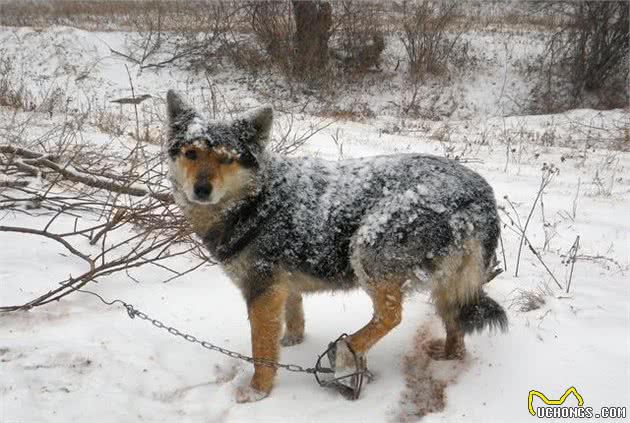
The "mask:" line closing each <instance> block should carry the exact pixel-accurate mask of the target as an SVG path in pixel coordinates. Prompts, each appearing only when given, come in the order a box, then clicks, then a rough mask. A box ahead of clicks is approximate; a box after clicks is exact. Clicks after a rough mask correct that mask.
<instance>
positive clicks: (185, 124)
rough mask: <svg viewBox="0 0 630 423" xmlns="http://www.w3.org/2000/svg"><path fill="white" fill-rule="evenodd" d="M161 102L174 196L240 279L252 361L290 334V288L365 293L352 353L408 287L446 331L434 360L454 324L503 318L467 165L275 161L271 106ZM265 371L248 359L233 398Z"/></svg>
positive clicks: (297, 295)
mask: <svg viewBox="0 0 630 423" xmlns="http://www.w3.org/2000/svg"><path fill="white" fill-rule="evenodd" d="M167 107H168V117H169V128H168V140H167V141H166V146H165V151H166V155H167V156H168V160H169V165H170V167H169V172H170V173H169V177H170V180H171V182H172V185H173V190H174V195H175V200H176V201H177V204H178V205H179V207H180V208H181V210H182V211H183V213H184V215H185V216H186V217H187V219H188V220H189V221H190V223H191V225H192V227H193V229H194V231H195V232H196V233H197V234H198V235H199V236H200V237H201V238H202V239H203V241H204V243H205V245H206V246H207V248H208V250H209V251H210V253H211V255H212V257H213V258H214V259H215V260H216V261H218V262H219V263H220V264H221V265H222V267H223V269H224V271H225V272H226V273H227V274H228V275H229V276H230V277H231V279H232V280H233V281H234V283H235V284H236V285H237V286H238V287H239V288H240V289H241V291H242V293H243V296H244V297H245V301H246V302H247V308H248V312H249V320H250V323H251V332H252V354H253V356H254V357H255V358H257V359H266V360H271V361H277V360H278V358H279V357H278V355H279V348H280V344H282V345H285V346H287V345H295V344H298V343H300V342H302V340H303V338H304V314H303V309H302V294H303V293H308V292H314V291H322V290H324V291H326V290H329V291H331V290H347V289H351V288H355V287H361V288H363V289H364V290H365V291H366V292H367V293H368V294H369V296H370V297H371V299H372V301H373V307H374V317H373V318H372V320H371V321H370V322H368V323H367V324H366V325H365V326H364V327H363V328H362V329H360V330H359V331H358V332H356V333H354V334H352V335H351V336H349V337H348V338H346V342H347V344H346V346H347V347H349V348H351V349H352V350H353V351H354V352H356V353H357V354H359V355H362V356H364V355H365V354H366V353H367V352H368V350H369V349H370V348H371V347H372V346H373V345H374V344H375V343H376V342H378V341H379V340H380V339H381V338H382V337H383V336H385V335H386V334H387V333H388V332H389V331H391V330H392V329H393V328H394V327H396V325H398V323H399V322H400V320H401V317H402V308H403V300H404V297H405V294H407V293H409V292H411V291H413V290H414V289H415V288H426V289H428V290H430V292H431V295H432V298H433V301H434V302H435V305H436V308H437V311H438V314H439V315H440V316H441V318H442V320H443V322H444V326H445V328H446V340H445V341H443V342H433V343H431V344H429V345H428V350H429V351H430V353H431V355H432V357H434V358H436V359H453V358H460V357H462V355H463V353H464V334H465V333H467V332H471V331H474V330H481V329H483V328H484V327H493V326H495V327H499V328H501V329H505V328H506V327H507V318H506V315H505V311H504V310H503V308H502V307H501V306H500V305H499V304H497V303H496V302H495V301H494V300H492V299H491V298H489V297H488V296H486V295H485V294H484V292H483V290H482V284H483V283H484V282H486V281H487V279H488V277H489V273H490V272H491V270H492V268H493V267H494V263H495V249H496V247H497V240H498V237H499V219H498V216H497V210H496V203H495V200H494V194H493V191H492V188H490V186H489V185H488V183H487V182H486V181H485V180H484V179H483V178H482V177H481V176H479V175H478V174H477V173H475V172H473V171H472V170H470V169H468V168H466V167H464V166H462V165H461V164H459V163H456V162H454V161H451V160H447V159H444V158H440V157H434V156H429V155H420V154H407V155H395V156H381V157H374V158H366V159H357V160H346V161H338V162H330V161H325V160H320V159H315V158H309V157H299V158H288V157H283V156H279V155H276V154H273V153H272V152H269V151H267V150H265V147H266V144H267V143H268V141H269V139H270V131H271V127H272V120H273V111H272V109H271V108H261V109H259V110H257V111H256V112H254V113H252V114H250V115H249V116H246V117H243V118H241V119H236V120H235V121H233V122H214V121H209V120H205V119H204V118H203V117H202V116H200V115H199V114H198V113H197V112H195V111H194V110H193V108H191V107H190V106H188V105H187V104H186V102H185V101H184V100H182V99H181V98H180V97H179V96H178V95H177V94H176V93H175V92H173V91H169V92H168V95H167ZM333 320H335V321H336V318H334V317H332V316H331V322H332V321H333ZM284 323H286V325H285V326H286V327H285V329H284V336H283V337H282V338H281V335H282V332H283V324H284ZM339 330H340V331H343V328H339ZM334 335H335V336H336V335H337V334H334ZM339 351H348V348H346V349H345V350H343V349H339ZM275 373H276V369H275V368H272V367H266V366H258V365H256V366H255V372H254V376H253V378H252V380H251V383H250V384H249V385H248V386H244V387H241V388H240V389H239V390H238V392H237V400H238V401H239V402H244V401H255V400H258V399H261V398H264V397H266V396H267V395H268V394H269V392H270V391H271V388H272V386H273V381H274V377H275Z"/></svg>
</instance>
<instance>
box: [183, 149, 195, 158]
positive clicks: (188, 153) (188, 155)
mask: <svg viewBox="0 0 630 423" xmlns="http://www.w3.org/2000/svg"><path fill="white" fill-rule="evenodd" d="M184 156H185V157H186V158H187V159H188V160H196V159H197V152H196V151H195V150H186V152H185V153H184Z"/></svg>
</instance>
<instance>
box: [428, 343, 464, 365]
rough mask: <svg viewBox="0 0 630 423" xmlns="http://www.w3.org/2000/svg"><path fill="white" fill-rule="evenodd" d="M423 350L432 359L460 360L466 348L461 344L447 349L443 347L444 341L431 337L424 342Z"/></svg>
mask: <svg viewBox="0 0 630 423" xmlns="http://www.w3.org/2000/svg"><path fill="white" fill-rule="evenodd" d="M424 350H425V351H426V353H427V354H428V355H429V357H431V358H432V359H433V360H437V361H440V360H461V359H462V358H464V355H465V354H466V350H465V349H464V347H463V345H462V346H457V347H456V348H451V349H450V350H448V349H447V348H446V347H445V342H444V340H442V339H432V340H430V341H428V342H426V343H425V344H424Z"/></svg>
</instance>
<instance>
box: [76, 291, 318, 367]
mask: <svg viewBox="0 0 630 423" xmlns="http://www.w3.org/2000/svg"><path fill="white" fill-rule="evenodd" d="M84 292H85V291H84ZM118 301H120V300H118ZM120 302H121V303H122V304H123V305H124V306H125V308H126V309H127V314H128V315H129V317H130V318H132V319H135V318H136V317H138V318H139V319H141V320H146V321H147V322H150V323H151V324H152V325H153V326H155V327H156V328H158V329H165V330H166V331H167V332H168V333H170V334H171V335H174V336H179V337H180V338H183V339H185V340H186V341H188V342H191V343H193V344H199V345H201V346H202V347H203V348H206V349H208V350H211V351H216V352H219V353H221V354H224V355H227V356H228V357H232V358H237V359H239V360H243V361H247V362H248V363H252V364H257V365H259V366H265V367H274V368H280V369H284V370H288V371H289V372H295V373H310V374H315V373H316V372H317V371H318V369H316V368H314V367H309V368H304V367H302V366H300V365H299V364H283V363H276V362H274V361H271V360H265V359H259V358H254V357H250V356H248V355H244V354H241V353H238V352H236V351H231V350H228V349H226V348H222V347H219V346H218V345H214V344H212V343H210V342H208V341H202V340H200V339H197V337H196V336H194V335H190V334H188V333H185V332H182V331H180V330H179V329H177V328H174V327H173V326H167V325H165V324H164V323H162V322H161V321H159V320H157V319H153V318H151V317H149V316H147V315H146V314H145V313H143V312H141V311H140V310H138V309H136V308H135V307H134V306H132V305H131V304H128V303H125V302H124V301H120Z"/></svg>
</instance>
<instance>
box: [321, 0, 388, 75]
mask: <svg viewBox="0 0 630 423" xmlns="http://www.w3.org/2000/svg"><path fill="white" fill-rule="evenodd" d="M334 8H335V13H334V24H333V27H334V35H333V37H334V38H335V41H336V44H337V45H336V49H335V52H334V54H335V55H336V57H337V59H338V60H340V62H341V65H342V66H343V67H344V68H346V69H349V70H350V73H351V75H352V76H362V74H364V73H365V72H366V71H368V70H369V69H371V68H380V65H381V55H382V53H383V50H384V49H385V34H384V28H383V21H384V10H383V5H382V4H381V3H377V2H364V1H341V2H335V3H334Z"/></svg>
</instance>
